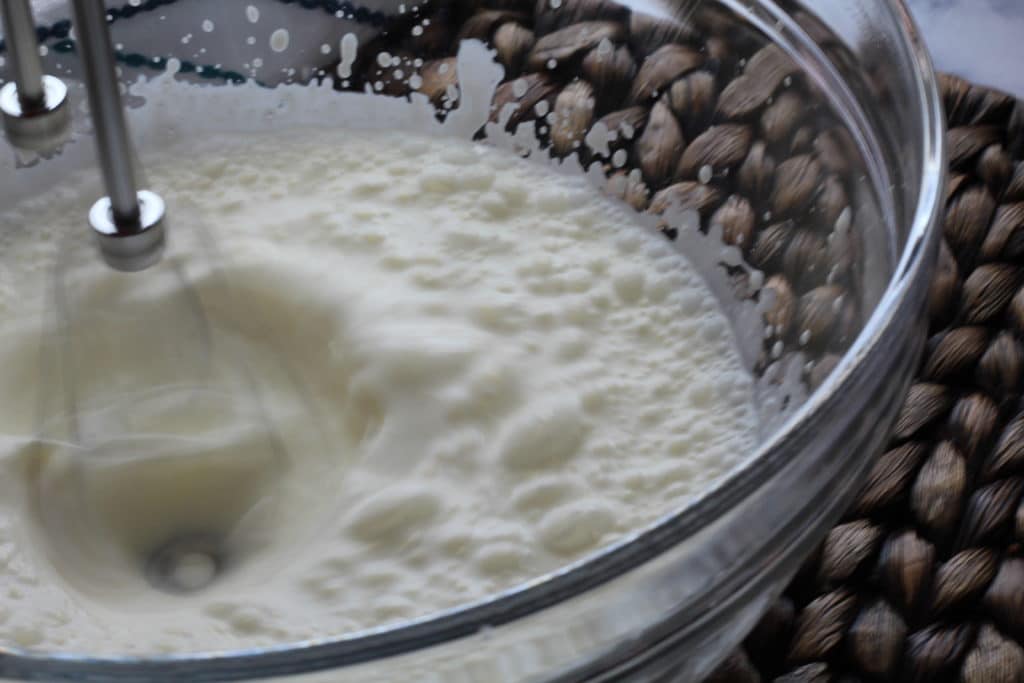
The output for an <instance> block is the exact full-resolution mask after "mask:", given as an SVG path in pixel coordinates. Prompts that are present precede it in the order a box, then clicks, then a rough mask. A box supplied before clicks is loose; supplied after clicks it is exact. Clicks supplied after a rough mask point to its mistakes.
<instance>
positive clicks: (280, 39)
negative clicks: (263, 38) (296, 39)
mask: <svg viewBox="0 0 1024 683" xmlns="http://www.w3.org/2000/svg"><path fill="white" fill-rule="evenodd" d="M290 40H291V36H289V34H288V29H284V28H279V29H277V30H276V31H274V32H273V33H271V34H270V49H271V50H273V51H274V52H284V51H285V50H287V49H288V42H289V41H290Z"/></svg>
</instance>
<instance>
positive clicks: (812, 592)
mask: <svg viewBox="0 0 1024 683" xmlns="http://www.w3.org/2000/svg"><path fill="white" fill-rule="evenodd" d="M942 89H943V97H944V103H945V107H946V118H947V122H948V126H949V132H948V133H947V140H948V144H949V158H950V179H949V183H948V186H947V198H946V208H945V219H944V224H943V236H944V239H943V245H942V252H941V256H940V263H939V268H938V271H937V273H936V276H935V279H934V282H933V284H932V288H931V294H930V300H929V315H930V320H931V329H930V339H929V342H928V346H927V349H926V351H925V354H924V357H923V358H922V360H921V363H920V366H919V368H918V372H917V376H916V380H915V382H914V384H913V386H912V387H911V388H910V390H909V392H908V394H907V397H906V401H905V403H904V405H903V408H902V410H901V412H900V415H899V418H898V419H897V422H896V426H895V427H894V429H893V433H892V436H891V439H890V442H889V445H888V448H887V449H886V450H885V452H884V453H883V454H882V455H881V456H880V457H879V458H878V459H877V461H876V462H875V463H874V465H873V467H872V469H871V472H870V474H869V476H868V478H867V481H866V482H865V484H864V487H863V490H862V491H861V492H860V495H859V496H858V499H857V501H856V502H855V503H854V505H853V506H852V507H851V508H850V510H849V511H848V512H847V513H846V515H845V517H844V518H843V519H842V520H841V521H840V523H839V524H838V525H837V526H836V527H835V528H833V529H832V531H831V532H830V533H829V535H828V537H827V538H826V539H825V542H824V543H823V544H822V546H821V547H820V548H819V550H818V551H817V552H816V553H815V554H814V555H813V556H812V557H811V558H810V559H809V560H808V561H807V563H806V564H805V565H804V567H803V569H802V570H801V571H800V573H799V574H798V576H797V577H796V579H795V580H794V581H793V582H792V584H791V585H790V587H789V589H788V590H787V591H786V594H785V595H784V596H783V597H782V598H781V599H779V600H778V601H777V602H776V603H775V604H774V605H773V606H772V608H771V609H770V611H769V612H768V614H767V615H766V616H765V617H764V619H763V620H762V621H761V623H760V624H759V625H758V626H757V627H756V628H755V630H754V631H753V633H751V634H750V636H749V637H748V638H747V640H746V641H745V643H744V645H743V647H742V648H741V649H740V650H738V651H737V652H735V653H734V654H733V655H732V656H731V657H730V658H729V659H728V660H727V661H726V662H725V663H724V664H723V666H722V667H721V668H720V670H719V671H718V672H717V673H716V674H715V675H714V676H713V677H712V678H711V679H710V681H709V682H708V683H753V682H757V681H776V682H777V683H783V682H785V683H811V682H814V683H826V682H829V681H835V682H836V683H853V682H854V681H908V682H910V681H928V682H929V683H940V682H942V681H963V682H964V683H1019V682H1021V681H1024V647H1022V646H1024V546H1022V544H1024V497H1022V496H1024V402H1022V401H1021V390H1022V388H1024V345H1022V339H1024V286H1022V285H1024V161H1022V158H1024V102H1015V101H1014V100H1013V99H1012V98H1010V97H1008V96H1006V95H1003V94H1001V93H997V92H993V91H991V90H986V89H983V88H979V87H975V86H972V85H970V84H969V83H966V82H965V81H963V80H960V79H958V78H955V77H948V76H944V77H942Z"/></svg>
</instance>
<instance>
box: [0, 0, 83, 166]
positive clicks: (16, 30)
mask: <svg viewBox="0 0 1024 683" xmlns="http://www.w3.org/2000/svg"><path fill="white" fill-rule="evenodd" d="M0 18H2V20H3V25H4V34H5V40H6V43H7V52H8V58H9V61H10V66H11V71H12V72H13V75H14V79H13V80H12V81H11V82H10V83H8V84H7V85H5V86H4V87H3V88H0V115H2V116H3V124H4V130H5V132H6V133H7V138H8V140H10V142H11V144H12V145H14V146H15V147H18V148H20V149H24V150H27V151H31V152H40V153H45V152H50V151H53V150H54V149H56V148H58V147H59V146H60V145H61V144H62V143H63V142H64V141H65V140H66V139H67V136H68V131H69V130H70V127H71V113H70V107H68V89H67V86H65V85H64V83H63V82H62V81H61V80H60V79H59V78H55V77H54V76H50V75H47V74H44V73H43V68H42V63H41V60H40V59H39V45H38V41H37V40H36V27H35V23H34V22H33V21H32V9H31V7H30V6H29V0H3V2H0Z"/></svg>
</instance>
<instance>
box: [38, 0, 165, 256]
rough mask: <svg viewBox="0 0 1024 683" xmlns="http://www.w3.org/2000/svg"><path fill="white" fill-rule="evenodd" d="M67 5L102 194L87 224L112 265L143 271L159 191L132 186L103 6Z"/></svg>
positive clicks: (158, 233)
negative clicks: (71, 14)
mask: <svg viewBox="0 0 1024 683" xmlns="http://www.w3.org/2000/svg"><path fill="white" fill-rule="evenodd" d="M18 1H19V2H26V1H27V0H18ZM71 4H72V6H73V7H74V13H75V27H76V31H77V37H78V45H79V48H80V50H81V57H82V62H83V67H84V69H83V70H84V72H85V87H86V91H87V93H88V95H89V108H90V110H91V111H92V120H93V125H94V126H95V129H96V152H97V156H98V158H99V163H100V169H101V170H102V172H103V180H104V183H105V184H106V187H107V193H108V195H107V196H106V197H103V198H101V199H100V200H99V201H97V202H96V203H95V204H94V205H93V207H92V210H90V211H89V224H90V225H91V226H92V229H93V230H94V231H95V233H96V237H97V239H98V242H99V247H100V253H101V254H102V255H103V258H104V260H106V262H107V263H108V264H109V265H110V266H111V267H112V268H116V269H117V270H123V271H136V270H143V269H145V268H148V267H149V266H151V265H153V264H154V263H156V262H157V261H158V260H159V259H160V254H161V253H162V252H163V248H164V243H165V242H166V235H165V229H164V214H165V212H166V208H165V206H164V201H163V199H161V198H160V196H159V195H157V194H156V193H154V192H151V191H149V190H141V191H140V190H139V189H138V182H137V181H136V174H135V165H134V161H135V160H134V155H133V153H132V146H131V140H130V138H129V135H128V123H127V121H125V116H124V107H123V106H122V103H121V93H120V91H119V90H118V81H117V74H116V71H115V68H114V48H113V45H112V44H111V42H110V32H109V31H108V30H107V12H106V8H105V7H104V5H103V3H102V2H97V1H96V0H72V3H71Z"/></svg>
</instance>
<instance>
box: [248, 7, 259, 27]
mask: <svg viewBox="0 0 1024 683" xmlns="http://www.w3.org/2000/svg"><path fill="white" fill-rule="evenodd" d="M245 18H246V19H248V20H249V23H252V24H255V23H256V22H257V21H259V20H260V10H259V8H258V7H256V6H254V5H249V6H248V7H246V8H245Z"/></svg>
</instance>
